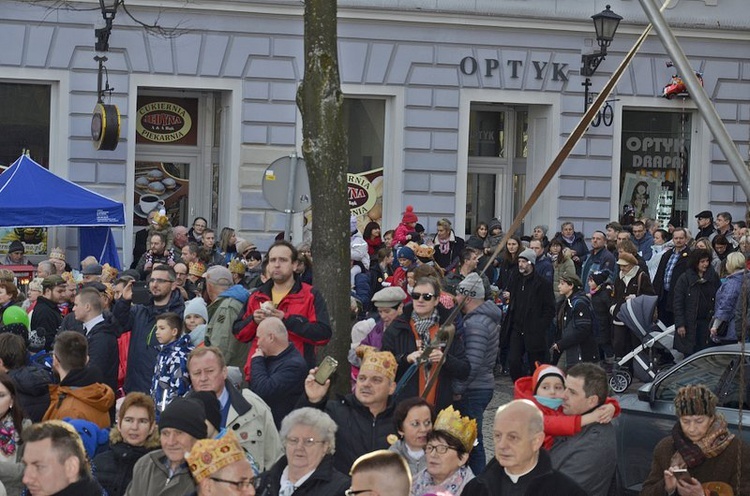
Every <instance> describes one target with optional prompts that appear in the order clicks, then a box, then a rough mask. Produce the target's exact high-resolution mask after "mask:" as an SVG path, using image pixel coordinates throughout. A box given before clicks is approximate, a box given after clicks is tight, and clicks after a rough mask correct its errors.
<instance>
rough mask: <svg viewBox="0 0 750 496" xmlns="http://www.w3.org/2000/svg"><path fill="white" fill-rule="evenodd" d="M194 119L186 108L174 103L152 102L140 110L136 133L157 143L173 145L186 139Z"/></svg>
mask: <svg viewBox="0 0 750 496" xmlns="http://www.w3.org/2000/svg"><path fill="white" fill-rule="evenodd" d="M192 127H193V119H192V117H190V112H188V111H187V110H186V109H185V108H184V107H182V106H181V105H178V104H176V103H172V102H164V101H160V102H151V103H147V104H145V105H143V106H142V107H140V108H139V109H138V119H137V121H136V131H137V132H138V134H139V135H140V136H142V137H143V138H144V139H146V140H148V141H152V142H155V143H172V142H175V141H179V140H181V139H183V138H185V137H186V136H187V135H188V133H190V130H191V129H192Z"/></svg>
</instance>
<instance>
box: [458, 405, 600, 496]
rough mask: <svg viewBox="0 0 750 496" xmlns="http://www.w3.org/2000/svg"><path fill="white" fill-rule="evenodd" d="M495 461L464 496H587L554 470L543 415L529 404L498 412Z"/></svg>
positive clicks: (501, 409) (465, 489)
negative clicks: (548, 452) (546, 441)
mask: <svg viewBox="0 0 750 496" xmlns="http://www.w3.org/2000/svg"><path fill="white" fill-rule="evenodd" d="M493 438H494V440H495V458H494V459H492V460H491V461H490V463H489V464H488V465H487V468H486V469H485V470H484V472H482V473H481V474H480V475H479V476H478V477H477V478H475V479H473V480H471V481H469V483H468V484H467V485H466V487H464V490H463V492H462V493H461V495H462V496H505V495H511V494H514V495H515V494H520V495H528V496H532V495H533V496H585V494H586V492H585V491H584V490H583V489H581V488H580V487H578V485H577V484H576V483H575V482H573V481H572V480H571V479H570V478H569V477H567V476H565V475H563V474H561V473H560V472H558V471H557V470H554V469H553V468H552V463H551V462H550V458H549V455H548V454H547V451H545V450H543V449H541V448H542V443H543V442H544V417H543V416H542V412H541V411H540V410H539V409H538V408H537V407H536V406H534V404H533V403H531V402H530V401H527V400H515V401H511V402H510V403H507V404H505V405H503V406H501V407H500V408H498V409H497V413H496V414H495V427H494V429H493Z"/></svg>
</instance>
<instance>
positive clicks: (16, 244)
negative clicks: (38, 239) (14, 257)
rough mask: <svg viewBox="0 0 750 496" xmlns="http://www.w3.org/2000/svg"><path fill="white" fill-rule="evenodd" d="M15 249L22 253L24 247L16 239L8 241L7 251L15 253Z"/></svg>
mask: <svg viewBox="0 0 750 496" xmlns="http://www.w3.org/2000/svg"><path fill="white" fill-rule="evenodd" d="M17 251H20V252H21V253H23V252H24V251H25V248H24V246H23V243H21V242H20V241H18V240H17V239H16V240H14V241H12V242H11V243H10V246H9V247H8V253H15V252H17Z"/></svg>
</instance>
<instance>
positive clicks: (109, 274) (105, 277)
mask: <svg viewBox="0 0 750 496" xmlns="http://www.w3.org/2000/svg"><path fill="white" fill-rule="evenodd" d="M117 274H119V271H118V270H117V269H116V268H115V267H112V266H111V265H109V264H108V263H105V264H104V265H102V282H104V283H107V282H112V281H114V280H115V279H117Z"/></svg>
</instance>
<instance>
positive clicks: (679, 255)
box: [654, 227, 690, 326]
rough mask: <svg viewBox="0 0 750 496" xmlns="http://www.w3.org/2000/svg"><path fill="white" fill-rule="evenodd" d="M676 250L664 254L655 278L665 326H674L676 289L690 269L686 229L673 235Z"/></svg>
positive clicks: (681, 228)
mask: <svg viewBox="0 0 750 496" xmlns="http://www.w3.org/2000/svg"><path fill="white" fill-rule="evenodd" d="M672 242H673V243H674V248H670V249H669V250H667V251H665V252H664V255H662V257H661V260H659V267H658V268H657V269H656V275H655V276H654V291H655V292H656V295H657V296H658V297H659V303H658V304H659V320H661V321H662V323H663V324H664V325H665V326H670V325H672V324H674V313H673V312H674V291H673V290H674V288H675V286H676V285H677V281H678V280H679V279H680V276H681V275H682V274H684V273H685V271H686V270H687V268H688V254H689V253H690V249H689V248H688V246H687V242H688V235H687V232H686V231H685V228H683V227H678V228H676V229H675V230H674V232H673V233H672Z"/></svg>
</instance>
